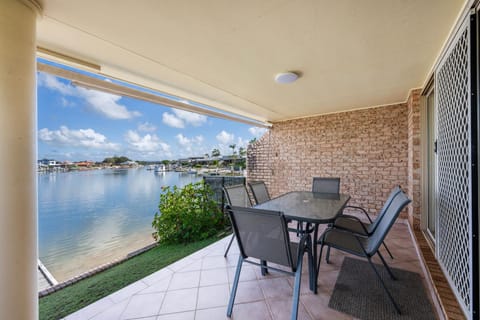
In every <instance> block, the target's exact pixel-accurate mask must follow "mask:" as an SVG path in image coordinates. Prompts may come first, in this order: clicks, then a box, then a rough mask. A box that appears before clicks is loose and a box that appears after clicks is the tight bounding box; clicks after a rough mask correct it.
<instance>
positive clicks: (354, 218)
mask: <svg viewBox="0 0 480 320" xmlns="http://www.w3.org/2000/svg"><path fill="white" fill-rule="evenodd" d="M342 220H349V221H353V222H355V223H357V224H358V225H359V226H360V227H361V228H362V230H363V232H364V235H368V234H369V233H368V230H367V227H365V224H364V223H363V222H362V221H361V220H360V219H359V218H358V217H355V216H351V215H348V214H344V215H341V216H338V217H337V218H336V219H335V221H334V222H333V227H335V228H338V229H346V230H348V231H355V232H356V230H350V229H349V228H347V227H342V225H341V224H340V223H338V222H340V221H342Z"/></svg>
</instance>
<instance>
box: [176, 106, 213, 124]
mask: <svg viewBox="0 0 480 320" xmlns="http://www.w3.org/2000/svg"><path fill="white" fill-rule="evenodd" d="M173 112H174V113H175V115H176V116H177V117H178V118H180V119H182V120H183V121H185V122H186V123H187V124H191V125H192V126H194V127H199V126H201V125H202V124H204V123H206V122H207V117H206V116H204V115H202V114H198V113H193V112H188V111H184V110H179V109H173Z"/></svg>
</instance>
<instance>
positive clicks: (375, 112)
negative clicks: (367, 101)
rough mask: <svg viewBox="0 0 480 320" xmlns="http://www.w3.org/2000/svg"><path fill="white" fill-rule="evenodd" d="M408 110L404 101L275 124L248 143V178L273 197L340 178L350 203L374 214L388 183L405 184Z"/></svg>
mask: <svg viewBox="0 0 480 320" xmlns="http://www.w3.org/2000/svg"><path fill="white" fill-rule="evenodd" d="M408 115H409V114H408V107H407V104H405V103H403V104H395V105H390V106H385V107H377V108H370V109H365V110H359V111H352V112H343V113H337V114H330V115H323V116H316V117H310V118H303V119H296V120H290V121H284V122H277V123H274V125H273V127H272V128H271V129H270V130H269V131H268V132H267V133H266V134H265V135H264V136H263V137H262V138H261V139H259V141H257V142H256V143H254V144H252V145H250V146H249V149H248V159H247V169H248V179H249V180H264V181H265V182H266V184H267V186H268V188H269V191H270V193H271V195H272V196H276V195H279V194H282V193H285V192H288V191H292V190H310V189H311V183H312V177H314V176H325V177H333V176H336V177H340V178H341V192H345V193H348V194H350V195H351V196H352V200H351V201H350V204H352V205H360V206H362V207H365V208H367V209H368V210H369V212H371V213H376V212H377V211H378V210H379V209H380V208H381V207H382V205H383V202H384V200H385V199H386V197H387V195H388V193H389V192H390V190H391V189H392V188H393V186H395V185H396V184H400V185H401V186H403V187H405V188H407V187H408V181H407V175H408V155H409V153H408V144H409V140H408V137H409V135H408V133H409V132H408ZM404 218H405V216H404Z"/></svg>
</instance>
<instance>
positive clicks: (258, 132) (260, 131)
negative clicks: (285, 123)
mask: <svg viewBox="0 0 480 320" xmlns="http://www.w3.org/2000/svg"><path fill="white" fill-rule="evenodd" d="M266 131H267V129H265V128H259V127H250V128H249V129H248V132H250V134H251V135H252V136H254V137H255V138H260V137H261V136H263V134H264V133H265V132H266Z"/></svg>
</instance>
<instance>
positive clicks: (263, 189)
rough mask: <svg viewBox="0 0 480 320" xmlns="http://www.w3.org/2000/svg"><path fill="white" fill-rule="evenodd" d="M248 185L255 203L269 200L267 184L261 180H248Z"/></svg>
mask: <svg viewBox="0 0 480 320" xmlns="http://www.w3.org/2000/svg"><path fill="white" fill-rule="evenodd" d="M248 186H249V187H250V190H252V194H253V197H254V198H255V202H256V204H260V203H264V202H267V201H268V200H270V194H269V193H268V190H267V186H266V185H265V182H263V181H255V182H249V183H248Z"/></svg>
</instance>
